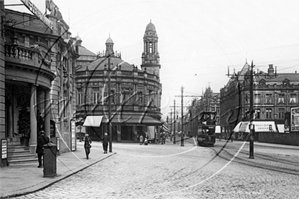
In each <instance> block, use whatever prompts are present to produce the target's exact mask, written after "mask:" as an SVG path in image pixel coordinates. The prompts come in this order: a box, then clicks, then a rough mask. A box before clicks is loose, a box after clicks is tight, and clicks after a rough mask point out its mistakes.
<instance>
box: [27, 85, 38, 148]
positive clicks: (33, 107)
mask: <svg viewBox="0 0 300 199" xmlns="http://www.w3.org/2000/svg"><path fill="white" fill-rule="evenodd" d="M36 102H37V100H36V85H33V84H32V85H31V93H30V148H29V149H30V153H35V148H36V144H37V103H36Z"/></svg>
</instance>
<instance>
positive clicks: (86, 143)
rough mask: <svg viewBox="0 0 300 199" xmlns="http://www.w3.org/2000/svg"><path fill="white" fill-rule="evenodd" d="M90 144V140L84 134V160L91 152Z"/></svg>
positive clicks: (87, 135)
mask: <svg viewBox="0 0 300 199" xmlns="http://www.w3.org/2000/svg"><path fill="white" fill-rule="evenodd" d="M91 143H92V140H91V138H90V136H89V134H87V133H86V134H85V136H84V150H85V155H86V159H89V154H90V152H91V147H92V145H91Z"/></svg>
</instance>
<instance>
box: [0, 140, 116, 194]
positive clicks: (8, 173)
mask: <svg viewBox="0 0 300 199" xmlns="http://www.w3.org/2000/svg"><path fill="white" fill-rule="evenodd" d="M83 143H84V142H77V149H76V151H72V152H66V153H62V154H60V155H58V156H57V161H56V168H57V171H56V174H57V175H56V176H55V177H44V172H43V168H37V165H38V162H33V163H26V164H16V165H10V166H8V167H3V168H1V170H0V171H1V172H0V198H10V197H15V196H20V195H25V194H29V193H33V192H36V191H38V190H41V189H44V188H46V187H48V186H50V185H52V184H54V183H56V182H58V181H60V180H63V179H65V178H67V177H69V176H71V175H73V174H75V173H77V172H79V171H81V170H83V169H85V168H87V167H90V166H92V165H93V164H96V163H98V162H100V161H102V160H105V159H106V158H108V157H110V156H112V155H114V154H116V153H109V152H108V153H107V154H104V153H103V149H102V143H100V142H93V143H92V148H91V153H90V155H89V159H86V156H85V151H84V148H83Z"/></svg>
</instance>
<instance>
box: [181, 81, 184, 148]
mask: <svg viewBox="0 0 300 199" xmlns="http://www.w3.org/2000/svg"><path fill="white" fill-rule="evenodd" d="M183 89H184V88H183V86H182V87H181V133H182V135H181V146H184V133H183Z"/></svg>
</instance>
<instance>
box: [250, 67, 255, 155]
mask: <svg viewBox="0 0 300 199" xmlns="http://www.w3.org/2000/svg"><path fill="white" fill-rule="evenodd" d="M253 67H254V66H253V61H252V62H251V69H250V87H249V89H250V125H249V128H250V143H249V158H250V159H254V144H253V140H254V135H253V134H254V124H253V123H252V122H253Z"/></svg>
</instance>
